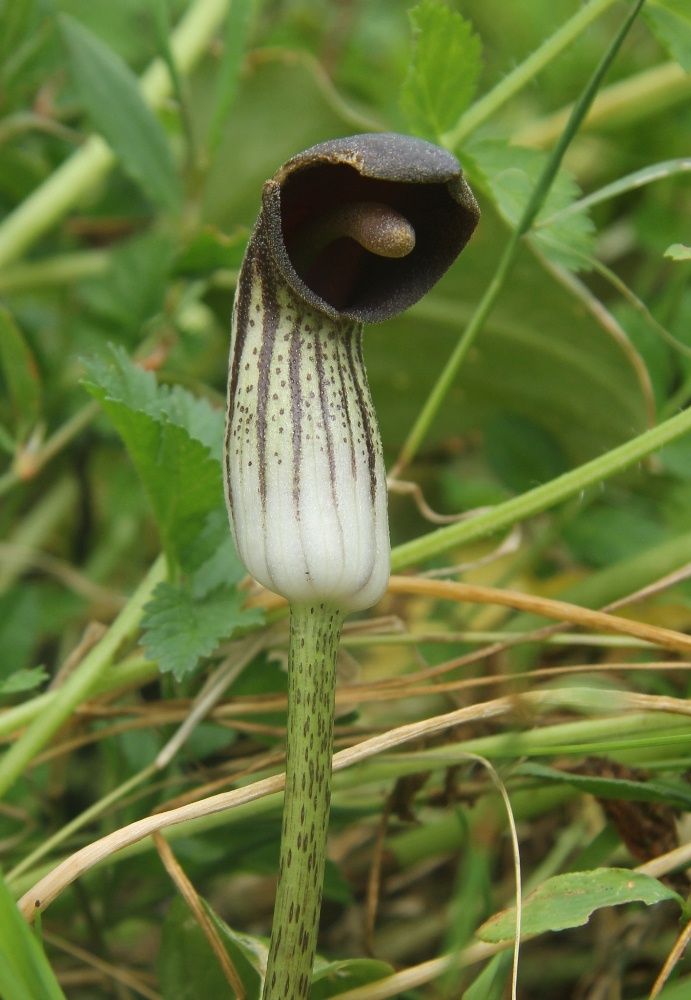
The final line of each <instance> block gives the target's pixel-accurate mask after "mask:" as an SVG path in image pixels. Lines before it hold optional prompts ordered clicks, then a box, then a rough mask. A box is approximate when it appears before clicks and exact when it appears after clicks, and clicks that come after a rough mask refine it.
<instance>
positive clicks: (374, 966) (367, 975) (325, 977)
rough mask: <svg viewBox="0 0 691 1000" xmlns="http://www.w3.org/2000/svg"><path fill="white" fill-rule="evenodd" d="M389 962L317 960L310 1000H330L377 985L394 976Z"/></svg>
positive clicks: (370, 959)
mask: <svg viewBox="0 0 691 1000" xmlns="http://www.w3.org/2000/svg"><path fill="white" fill-rule="evenodd" d="M393 971H394V970H393V968H392V967H391V966H390V965H389V964H388V963H387V962H380V961H378V960H377V959H374V958H348V959H344V960H343V961H340V962H327V961H325V960H324V959H323V958H317V960H316V961H315V964H314V974H313V976H312V987H311V989H310V1000H328V997H336V996H338V995H339V993H345V992H346V990H354V989H357V987H359V986H367V985H368V984H369V983H376V982H377V980H379V979H384V978H385V977H386V976H390V975H392V974H393Z"/></svg>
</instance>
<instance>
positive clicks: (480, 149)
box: [465, 140, 595, 271]
mask: <svg viewBox="0 0 691 1000" xmlns="http://www.w3.org/2000/svg"><path fill="white" fill-rule="evenodd" d="M466 155H467V156H468V159H467V160H466V161H465V166H466V170H467V172H468V175H469V176H470V178H471V180H474V181H475V182H476V183H477V184H478V185H479V186H481V187H482V188H484V190H485V191H486V192H487V193H488V194H489V195H490V197H491V198H492V200H493V201H494V203H495V204H496V206H497V208H498V210H499V213H500V215H502V216H503V218H504V219H505V220H506V221H507V222H508V223H509V224H510V225H512V226H515V225H517V224H518V222H519V220H520V218H521V215H522V214H523V210H524V208H525V206H526V204H527V203H528V200H529V198H530V195H531V194H532V191H533V188H534V187H535V184H536V183H537V179H538V177H539V175H540V172H541V171H542V168H543V167H544V164H545V161H546V159H547V154H546V153H543V152H541V151H540V150H537V149H525V148H523V147H520V146H509V145H508V144H506V143H503V142H498V141H495V140H479V141H476V142H473V143H471V144H469V146H468V149H467V153H466ZM580 195H581V192H580V189H579V187H578V185H577V184H576V182H575V181H574V179H573V178H572V177H571V175H570V174H569V173H567V172H566V171H565V170H560V172H559V173H558V175H557V177H556V180H555V181H554V184H553V185H552V187H551V189H550V192H549V194H548V195H547V199H546V201H545V204H544V205H543V206H542V209H541V210H540V213H539V214H538V217H537V219H536V220H535V223H534V224H533V229H532V230H531V233H530V238H531V239H532V240H534V242H535V243H536V244H537V246H538V247H539V248H540V249H541V250H542V251H543V253H544V254H545V255H546V256H547V257H548V258H549V259H550V260H553V261H554V262H555V263H557V264H563V265H564V266H565V267H569V268H571V269H572V270H575V271H577V270H581V269H582V268H583V267H584V263H585V262H584V260H583V258H584V257H588V256H590V255H591V254H592V253H593V250H594V243H595V227H594V225H593V223H592V221H591V220H590V218H589V217H588V215H587V214H586V213H585V212H574V213H573V214H571V215H566V216H564V217H562V218H556V219H555V220H554V222H550V223H549V224H541V223H546V220H549V219H550V217H551V216H552V215H555V214H556V213H557V212H560V211H561V210H562V209H564V208H567V207H568V206H569V205H571V204H573V202H575V201H577V200H578V199H579V198H580Z"/></svg>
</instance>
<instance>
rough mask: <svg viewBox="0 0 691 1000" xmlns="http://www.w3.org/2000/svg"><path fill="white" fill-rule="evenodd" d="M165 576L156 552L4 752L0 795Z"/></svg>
mask: <svg viewBox="0 0 691 1000" xmlns="http://www.w3.org/2000/svg"><path fill="white" fill-rule="evenodd" d="M164 576H165V561H164V559H163V557H162V556H159V557H158V559H157V560H156V562H155V563H154V564H153V566H152V567H151V569H150V570H149V572H148V573H147V575H146V577H145V578H144V580H143V581H142V583H141V584H140V585H139V587H138V588H137V590H136V591H135V592H134V594H133V595H132V597H131V598H130V599H129V601H128V602H127V604H126V605H125V607H124V608H123V609H122V611H121V612H120V614H119V615H118V617H117V618H116V619H115V621H114V622H113V624H112V625H111V626H110V628H109V629H108V631H107V632H106V634H105V635H104V637H103V638H102V639H101V641H100V642H99V643H97V644H96V645H95V646H94V648H93V649H92V650H91V651H90V652H89V653H88V654H87V656H86V657H85V658H84V660H83V661H82V662H81V663H80V664H79V666H78V667H76V668H75V670H74V672H73V673H72V674H70V676H69V677H68V678H67V680H66V681H65V683H64V684H63V685H62V687H59V688H58V689H57V690H56V692H55V697H54V698H53V699H52V700H51V702H50V703H49V705H48V706H47V708H46V709H45V711H44V712H42V713H41V714H40V715H38V716H37V717H36V718H35V719H34V721H33V722H32V723H31V724H30V725H29V727H28V728H27V729H26V731H25V732H24V733H23V734H22V735H21V736H20V737H19V739H18V740H17V741H16V743H14V744H13V745H12V746H11V747H10V749H9V750H8V751H7V752H6V753H5V755H4V757H3V758H2V759H1V760H0V796H3V795H4V794H5V792H7V790H8V789H9V788H11V787H12V785H13V784H14V783H15V781H16V780H17V779H18V778H19V777H20V776H21V774H22V772H23V771H24V769H25V768H26V766H27V765H28V764H29V763H30V762H31V760H32V759H33V758H34V757H35V756H36V754H37V753H38V752H39V751H40V750H41V749H42V748H43V747H44V746H45V745H46V744H47V743H48V741H49V740H50V739H51V737H52V736H53V735H54V734H55V733H56V732H57V730H58V729H59V728H60V727H61V726H62V725H64V723H65V722H67V720H68V719H69V717H70V715H71V714H72V712H73V711H74V709H75V708H76V707H77V705H79V704H80V703H81V702H82V701H83V700H84V699H85V698H86V697H88V696H89V695H90V694H91V693H92V691H93V690H94V688H95V686H96V684H97V683H98V681H99V679H100V678H101V677H102V676H103V674H104V673H105V671H106V670H107V668H108V667H109V666H110V664H111V662H112V660H113V655H114V653H115V651H116V650H117V648H118V646H120V644H121V643H122V642H123V641H124V640H125V639H127V638H128V637H129V636H131V635H132V634H133V633H134V632H135V631H136V629H137V628H138V626H139V621H140V619H141V615H142V610H143V608H144V605H145V604H146V602H147V601H148V600H149V598H150V597H151V594H152V592H153V590H154V587H155V586H156V584H157V583H159V582H160V581H161V580H163V578H164Z"/></svg>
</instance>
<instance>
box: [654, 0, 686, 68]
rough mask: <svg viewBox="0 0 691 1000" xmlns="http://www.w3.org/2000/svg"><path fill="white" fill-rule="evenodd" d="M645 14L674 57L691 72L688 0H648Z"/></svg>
mask: <svg viewBox="0 0 691 1000" xmlns="http://www.w3.org/2000/svg"><path fill="white" fill-rule="evenodd" d="M643 16H644V17H645V18H646V20H647V22H648V24H649V25H650V27H651V29H652V31H653V34H654V35H655V37H656V38H657V40H658V41H659V42H660V44H661V45H662V47H663V48H665V49H666V50H667V52H669V54H670V56H671V57H672V59H676V61H677V62H678V63H679V65H680V66H682V67H683V69H685V70H686V72H687V73H691V6H690V5H689V2H688V0H648V3H647V4H646V5H645V7H644V8H643Z"/></svg>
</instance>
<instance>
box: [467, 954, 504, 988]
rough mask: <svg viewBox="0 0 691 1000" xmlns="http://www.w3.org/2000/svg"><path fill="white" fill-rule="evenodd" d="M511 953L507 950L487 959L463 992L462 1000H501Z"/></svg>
mask: <svg viewBox="0 0 691 1000" xmlns="http://www.w3.org/2000/svg"><path fill="white" fill-rule="evenodd" d="M511 959H512V955H511V953H510V952H508V951H502V952H499V954H498V955H495V956H494V957H493V958H491V959H490V960H489V962H488V963H487V965H486V966H485V967H484V969H483V970H482V972H481V973H480V975H479V976H477V977H476V978H475V979H474V980H473V981H472V983H471V984H470V986H469V987H468V989H467V990H465V992H464V993H463V1000H501V998H502V997H503V996H504V988H505V986H506V980H507V978H508V975H509V970H510V968H511Z"/></svg>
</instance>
